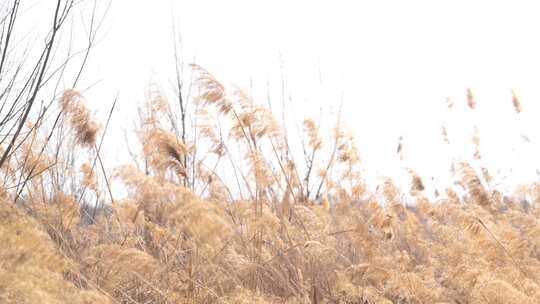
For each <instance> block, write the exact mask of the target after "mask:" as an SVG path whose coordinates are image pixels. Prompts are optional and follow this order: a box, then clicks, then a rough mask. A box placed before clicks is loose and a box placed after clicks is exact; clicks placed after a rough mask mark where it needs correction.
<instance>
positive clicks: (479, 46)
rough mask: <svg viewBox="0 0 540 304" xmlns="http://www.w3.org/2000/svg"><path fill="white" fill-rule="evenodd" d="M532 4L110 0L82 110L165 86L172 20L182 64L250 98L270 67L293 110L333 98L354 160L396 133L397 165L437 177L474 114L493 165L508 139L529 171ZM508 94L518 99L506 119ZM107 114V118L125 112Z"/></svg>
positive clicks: (370, 158)
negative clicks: (400, 157)
mask: <svg viewBox="0 0 540 304" xmlns="http://www.w3.org/2000/svg"><path fill="white" fill-rule="evenodd" d="M538 11H539V10H538V7H537V4H536V1H462V0H454V1H433V0H430V1H427V0H426V1H417V0H415V1H385V0H377V1H336V0H333V1H283V0H274V1H253V0H228V1H209V0H197V1H187V0H181V1H170V0H155V1H142V0H138V1H134V0H130V1H127V0H113V1H112V7H111V10H110V11H109V15H108V19H107V22H106V26H105V28H104V29H105V30H104V31H103V32H102V33H103V34H104V38H103V40H102V41H101V42H100V44H99V45H98V46H97V47H96V48H95V50H94V53H93V57H92V67H91V69H89V71H88V73H87V74H86V79H87V80H88V81H90V80H100V83H99V85H98V86H97V87H95V88H94V89H93V92H92V93H91V95H90V96H93V98H94V100H93V101H92V106H93V107H94V108H95V109H98V110H100V111H106V109H107V106H108V104H109V103H110V101H111V100H112V99H113V98H114V95H115V94H116V92H119V93H120V97H121V98H120V108H121V109H129V108H133V107H134V105H135V103H136V102H140V101H142V100H143V98H144V89H145V85H146V84H147V83H148V81H149V80H151V79H159V81H161V82H162V84H163V85H164V86H165V87H166V86H167V77H168V76H170V74H168V73H169V72H170V69H171V68H172V66H173V64H174V63H173V60H172V58H173V57H172V52H173V48H172V45H173V44H172V43H173V35H172V24H173V23H175V24H177V26H178V31H179V32H180V33H181V35H182V39H183V51H184V55H185V59H186V60H187V61H188V62H190V61H195V62H197V63H198V64H199V65H201V66H203V67H204V68H206V69H207V70H209V71H210V72H212V73H213V74H215V75H216V76H217V78H218V79H220V80H221V81H223V82H224V83H226V84H236V85H240V86H241V87H243V88H244V89H246V91H250V90H251V89H250V88H252V93H253V95H254V96H255V97H256V98H259V99H260V98H265V97H266V91H267V87H268V86H269V87H270V90H271V95H272V96H273V97H272V99H273V100H274V99H275V100H276V101H277V102H280V98H281V85H280V83H281V77H282V75H285V79H286V82H287V89H286V91H287V92H286V94H287V95H290V96H292V99H293V101H294V106H295V108H296V109H297V115H298V116H303V115H306V116H314V115H317V114H318V113H319V109H320V108H321V107H322V108H323V109H324V110H327V109H329V108H331V107H334V108H335V107H336V106H337V104H338V103H339V101H340V99H341V96H343V102H344V109H345V111H344V118H345V120H346V121H347V123H348V125H349V126H350V127H351V129H352V130H353V131H354V132H355V134H356V137H357V142H358V143H359V148H360V152H361V154H362V156H363V159H364V162H365V165H366V166H368V167H371V168H376V169H378V171H381V172H383V173H384V172H389V170H390V169H388V168H391V167H393V166H395V165H396V155H395V151H396V147H397V138H398V137H399V136H401V135H404V136H405V139H404V141H405V144H406V148H407V150H406V152H407V156H408V161H409V163H410V164H411V165H413V166H415V167H417V168H419V170H420V171H422V170H423V171H424V172H425V174H426V175H433V174H436V173H437V172H439V171H445V170H447V162H443V161H442V160H444V159H445V158H447V157H449V155H450V154H458V155H459V154H462V155H465V154H470V153H469V152H470V149H471V148H470V147H469V148H466V144H465V142H466V140H461V141H460V140H459V138H461V137H463V136H460V135H459V134H462V135H463V134H468V132H469V131H471V130H472V124H473V122H472V121H475V122H476V124H477V125H478V126H479V128H480V132H481V134H482V136H483V137H482V138H483V144H484V145H485V149H486V150H489V153H491V154H490V155H491V158H489V157H488V156H489V155H485V157H486V159H488V160H489V161H491V163H492V165H493V166H495V167H506V168H507V169H508V168H510V167H514V168H515V170H518V169H517V168H518V167H519V166H518V165H516V162H517V161H518V158H517V156H516V155H517V154H516V152H515V150H516V149H518V150H519V149H522V148H523V147H521V148H518V144H520V140H519V138H518V137H519V134H521V133H524V132H525V133H526V134H527V136H529V137H530V138H531V141H532V144H529V145H528V146H529V147H528V148H527V151H529V152H527V153H529V154H530V155H531V156H529V158H528V159H527V160H524V161H522V162H524V163H527V164H528V165H527V166H522V167H527V168H523V169H519V170H521V171H523V172H521V173H519V177H520V178H521V179H530V178H532V176H533V175H532V172H534V170H532V168H531V165H530V164H532V163H533V161H534V164H536V163H538V161H536V157H533V156H532V155H533V154H534V153H536V152H538V149H536V147H537V146H536V140H535V139H534V138H535V136H536V134H535V132H537V131H536V130H539V128H538V122H537V121H538V120H537V119H536V117H538V114H540V113H539V108H540V107H539V106H538V103H539V102H540V99H539V98H540V86H539V80H540V55H539V54H540V43H539V39H538V37H539V29H540V18H538V15H537V13H538ZM466 88H471V89H472V90H473V91H474V93H475V95H476V97H477V100H478V103H479V109H478V113H476V114H474V115H470V113H468V114H467V113H465V112H466V111H465V110H466V109H465V90H466ZM511 89H514V90H515V91H516V92H517V93H518V95H519V96H520V98H521V101H522V103H523V104H524V113H522V114H520V116H522V117H521V118H520V119H517V117H516V116H515V115H514V114H513V112H512V106H511V94H510V90H511ZM447 98H450V99H451V100H453V101H454V103H455V104H456V107H457V109H456V110H455V111H454V112H455V113H454V114H452V115H449V114H448V113H447V112H446V111H445V110H444V109H445V101H446V99H447ZM262 102H265V101H262ZM128 112H129V111H126V112H122V113H128ZM121 116H122V117H121V118H117V122H118V123H119V124H121V123H123V121H122V119H124V120H126V119H129V115H128V116H126V115H121ZM473 116H475V117H474V118H473ZM302 118H303V117H299V119H302ZM315 118H316V117H315ZM443 123H445V124H447V125H448V126H447V127H448V128H449V132H450V133H452V134H453V136H454V137H455V138H456V139H455V141H454V146H453V148H452V149H448V148H445V147H444V146H442V145H441V143H440V127H441V124H443ZM451 136H452V135H451ZM516 138H517V139H516ZM522 146H523V145H522ZM467 149H469V150H467ZM531 149H533V150H531ZM534 149H536V150H534ZM522 150H523V149H522ZM530 151H532V152H530ZM520 153H522V154H523V153H525V152H520ZM536 155H538V154H536Z"/></svg>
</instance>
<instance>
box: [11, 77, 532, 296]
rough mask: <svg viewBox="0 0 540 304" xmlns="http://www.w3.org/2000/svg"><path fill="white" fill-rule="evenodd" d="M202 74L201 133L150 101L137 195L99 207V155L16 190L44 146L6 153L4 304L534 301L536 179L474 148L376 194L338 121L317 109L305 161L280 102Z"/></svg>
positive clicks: (79, 142)
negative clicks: (474, 158)
mask: <svg viewBox="0 0 540 304" xmlns="http://www.w3.org/2000/svg"><path fill="white" fill-rule="evenodd" d="M194 72H195V73H196V76H197V77H196V78H197V83H196V84H197V85H198V86H199V88H200V92H201V94H200V95H199V96H197V97H196V98H194V99H193V101H192V102H193V107H192V108H193V109H198V110H197V111H196V112H195V113H194V114H193V115H197V116H198V117H199V118H200V121H199V123H198V124H193V125H194V129H193V130H191V132H192V133H193V134H197V136H193V137H191V138H192V139H189V140H188V139H187V138H186V141H185V142H184V141H183V140H181V139H179V137H178V136H177V134H176V133H175V130H174V128H173V126H171V125H168V124H167V122H166V121H165V120H163V119H159V117H167V111H169V110H168V109H169V107H168V106H166V105H164V100H163V99H162V98H160V99H159V100H157V101H155V102H156V103H159V104H152V102H150V104H149V105H148V106H147V107H146V110H147V112H146V113H142V114H141V117H142V118H143V119H142V121H141V126H140V129H139V130H140V134H138V135H139V138H140V139H141V141H142V142H141V143H140V149H139V150H140V153H139V154H138V155H137V157H138V158H139V159H142V160H143V162H144V164H145V165H144V167H137V164H135V163H134V164H133V165H131V166H123V167H120V168H118V170H117V172H116V174H115V178H116V179H117V180H119V181H121V182H122V183H123V184H124V186H123V187H125V188H126V189H127V195H126V196H125V197H124V198H123V199H121V200H116V201H115V202H114V204H105V205H103V204H102V203H103V200H104V198H103V195H102V192H104V189H102V187H103V185H104V184H105V183H104V181H105V182H107V180H106V178H108V177H107V176H102V174H98V172H99V171H98V172H96V170H95V169H94V168H92V165H89V164H91V163H92V162H93V161H94V160H93V157H95V156H91V157H90V159H77V158H75V159H73V158H72V157H71V156H72V155H71V153H65V154H59V155H55V154H53V153H52V152H51V155H43V156H42V157H41V161H44V160H47V159H55V164H56V165H55V166H52V167H50V168H49V169H43V170H41V171H42V172H41V174H40V175H39V176H36V177H34V178H32V179H30V180H29V181H28V183H27V184H26V188H25V190H24V191H23V192H22V193H21V195H20V196H19V197H18V198H17V197H16V195H17V193H16V192H13V187H11V186H10V185H9V181H12V182H14V181H13V178H9V177H10V176H14V174H15V173H14V171H16V170H17V169H14V168H17V164H18V163H16V162H17V160H18V159H23V158H26V156H27V155H28V157H30V156H31V157H32V159H33V160H32V161H33V162H35V161H38V159H36V157H35V155H34V154H35V153H34V154H31V153H33V152H32V151H33V150H32V149H31V148H27V149H21V150H20V151H19V154H20V155H18V157H17V158H13V159H12V160H11V163H10V164H8V165H7V166H6V167H4V168H2V170H3V171H2V176H3V177H4V180H5V181H6V182H5V183H4V187H3V188H2V191H1V193H2V196H1V199H0V244H2V246H0V302H1V303H350V304H353V303H356V304H368V303H369V304H371V303H492V304H493V303H501V304H502V303H540V302H539V299H540V286H539V283H540V224H539V221H538V218H539V217H540V208H539V204H538V203H539V202H538V199H539V198H540V196H539V195H540V192H539V191H538V189H540V186H539V185H536V184H532V185H531V187H529V188H527V189H524V190H523V191H524V192H527V195H528V196H529V197H532V198H533V199H532V200H531V202H529V203H526V204H523V203H522V202H521V201H518V200H517V199H512V198H503V196H502V195H501V194H500V193H499V192H498V191H497V190H496V189H493V188H492V187H487V186H486V183H489V181H486V180H484V179H483V177H482V175H480V174H478V172H477V171H476V170H475V169H474V167H473V166H472V165H471V164H469V163H467V162H462V163H459V164H456V172H455V176H456V179H457V180H458V181H459V182H460V185H456V186H455V188H449V189H446V194H445V195H440V196H439V197H437V198H436V200H435V199H431V198H430V197H428V196H426V195H425V194H424V192H425V185H424V182H423V181H422V178H421V177H420V176H419V175H417V174H416V173H415V172H414V170H410V171H409V172H410V175H411V188H410V189H401V188H400V187H398V186H397V185H395V184H394V182H393V181H392V180H391V179H387V180H386V181H385V182H384V184H382V185H381V186H380V187H379V188H378V189H379V190H377V191H375V192H371V191H368V190H367V188H366V186H365V183H364V181H363V179H362V176H361V174H360V172H361V170H360V169H361V163H360V157H359V152H358V151H357V149H356V147H355V145H354V140H353V138H352V137H351V136H350V135H348V134H347V133H346V132H344V130H343V128H342V127H341V126H340V125H339V124H338V125H337V126H336V129H335V132H334V133H333V134H334V136H333V138H332V139H330V140H323V138H322V137H321V136H320V132H319V130H318V126H317V124H316V122H314V121H313V120H309V119H308V120H305V122H304V128H305V132H306V133H305V136H306V139H307V140H306V146H305V147H304V150H305V151H304V155H305V159H300V160H298V159H296V158H294V157H293V155H294V153H293V152H292V151H290V149H289V143H288V138H287V137H286V136H285V132H284V130H282V128H281V127H280V126H279V124H278V123H277V122H276V120H275V119H274V118H273V117H272V113H270V112H269V111H268V110H267V109H265V108H263V107H261V106H259V105H257V104H255V103H254V102H253V101H251V100H250V98H249V97H247V96H246V95H245V94H242V93H241V92H238V91H233V92H232V93H230V92H229V91H227V89H226V88H225V86H224V85H222V84H221V83H220V82H219V81H218V80H216V79H215V78H214V77H213V76H212V75H211V74H210V73H208V72H207V71H205V70H204V69H202V68H200V67H195V68H194ZM82 100H83V98H82V97H81V95H80V94H79V93H76V92H74V91H67V92H66V93H65V94H64V96H63V97H62V99H61V101H60V102H61V106H62V108H63V111H65V113H66V114H67V115H68V123H69V126H70V127H71V129H66V130H65V131H66V132H67V133H66V134H64V135H65V136H69V135H70V134H71V136H73V140H64V141H62V142H61V143H59V146H58V147H59V148H60V151H78V150H77V149H84V148H85V147H95V143H96V141H97V140H98V137H99V134H98V130H99V128H98V124H97V123H96V122H95V121H96V120H95V119H94V118H92V117H91V115H90V114H89V113H90V112H89V111H88V110H86V108H85V107H84V105H83V103H82ZM467 102H468V105H469V106H470V108H471V109H473V108H474V107H475V101H474V98H473V95H472V93H471V92H470V91H468V96H467ZM513 103H514V105H515V106H516V111H517V112H519V111H521V108H520V107H519V110H518V106H517V99H516V98H515V100H514V101H513ZM200 108H204V112H203V111H201V110H200ZM195 131H196V132H195ZM62 138H68V137H62ZM131 148H133V151H136V150H137V146H136V145H135V144H134V145H133V147H131ZM74 153H75V152H74ZM93 153H96V151H93ZM30 154H31V155H30ZM478 157H480V155H478ZM79 158H81V157H79ZM82 158H84V157H82ZM79 162H80V163H81V165H78V166H73V163H77V164H78V163H79ZM66 164H71V166H70V165H66ZM44 168H48V167H47V166H45V167H44ZM62 168H63V169H62ZM77 168H79V169H77ZM21 170H24V168H22V169H21ZM220 172H222V173H220ZM223 172H224V173H223ZM87 188H88V189H89V190H91V191H88V192H85V191H84V190H83V189H87ZM457 188H462V189H463V190H465V191H464V193H465V195H464V196H463V197H460V196H459V195H457V194H456V193H458V192H459V189H457ZM405 196H407V197H408V199H407V201H408V202H413V203H414V204H410V203H409V204H405V203H404V202H405V199H404V197H405ZM14 201H16V202H17V203H16V204H14V203H13V202H14ZM93 205H96V206H99V208H95V207H92V206H93Z"/></svg>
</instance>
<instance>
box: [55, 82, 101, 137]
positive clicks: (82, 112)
mask: <svg viewBox="0 0 540 304" xmlns="http://www.w3.org/2000/svg"><path fill="white" fill-rule="evenodd" d="M60 106H61V108H62V111H63V112H64V113H65V114H66V115H67V116H68V118H69V124H70V125H71V127H72V128H73V129H74V130H75V138H76V140H77V143H78V144H80V145H82V146H87V147H93V146H94V145H95V144H96V139H97V133H98V131H99V129H100V125H99V123H98V122H97V121H96V120H95V119H94V117H93V116H92V114H91V113H90V110H88V108H87V107H86V105H85V100H84V97H83V96H82V95H81V93H79V92H77V91H76V90H74V89H69V90H66V91H64V94H62V98H61V99H60Z"/></svg>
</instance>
